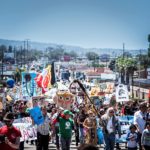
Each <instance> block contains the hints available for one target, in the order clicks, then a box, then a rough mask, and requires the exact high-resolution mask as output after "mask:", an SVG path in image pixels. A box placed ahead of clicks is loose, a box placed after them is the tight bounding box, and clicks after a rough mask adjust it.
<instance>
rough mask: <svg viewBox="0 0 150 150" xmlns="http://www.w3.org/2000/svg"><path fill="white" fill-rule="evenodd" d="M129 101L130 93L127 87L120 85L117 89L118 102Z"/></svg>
mask: <svg viewBox="0 0 150 150" xmlns="http://www.w3.org/2000/svg"><path fill="white" fill-rule="evenodd" d="M125 101H129V93H128V89H127V86H126V85H124V84H119V85H118V86H117V88H116V102H125Z"/></svg>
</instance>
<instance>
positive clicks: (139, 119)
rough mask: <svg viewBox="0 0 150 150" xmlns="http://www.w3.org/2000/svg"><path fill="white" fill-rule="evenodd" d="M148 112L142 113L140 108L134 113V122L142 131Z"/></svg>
mask: <svg viewBox="0 0 150 150" xmlns="http://www.w3.org/2000/svg"><path fill="white" fill-rule="evenodd" d="M146 117H147V113H142V112H141V111H140V110H139V111H137V112H135V114H134V124H137V125H138V128H139V130H140V133H142V132H143V130H144V128H145V124H146V120H145V119H146Z"/></svg>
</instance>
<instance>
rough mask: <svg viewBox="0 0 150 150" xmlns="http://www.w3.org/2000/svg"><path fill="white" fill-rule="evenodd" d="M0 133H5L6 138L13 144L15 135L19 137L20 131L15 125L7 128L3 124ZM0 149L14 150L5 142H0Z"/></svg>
mask: <svg viewBox="0 0 150 150" xmlns="http://www.w3.org/2000/svg"><path fill="white" fill-rule="evenodd" d="M0 134H3V135H5V136H6V137H7V138H8V140H9V141H10V142H11V143H13V144H15V142H16V138H17V137H21V132H20V131H19V130H18V129H17V128H15V127H12V128H8V127H7V126H3V127H1V128H0ZM0 149H3V150H15V149H14V148H12V147H10V146H9V145H8V144H6V143H5V142H4V143H1V144H0Z"/></svg>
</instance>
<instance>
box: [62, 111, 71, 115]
mask: <svg viewBox="0 0 150 150" xmlns="http://www.w3.org/2000/svg"><path fill="white" fill-rule="evenodd" d="M63 114H64V115H73V114H72V112H71V111H69V110H64V111H63Z"/></svg>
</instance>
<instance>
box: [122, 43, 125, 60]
mask: <svg viewBox="0 0 150 150" xmlns="http://www.w3.org/2000/svg"><path fill="white" fill-rule="evenodd" d="M124 50H125V43H123V49H122V56H123V59H124Z"/></svg>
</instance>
